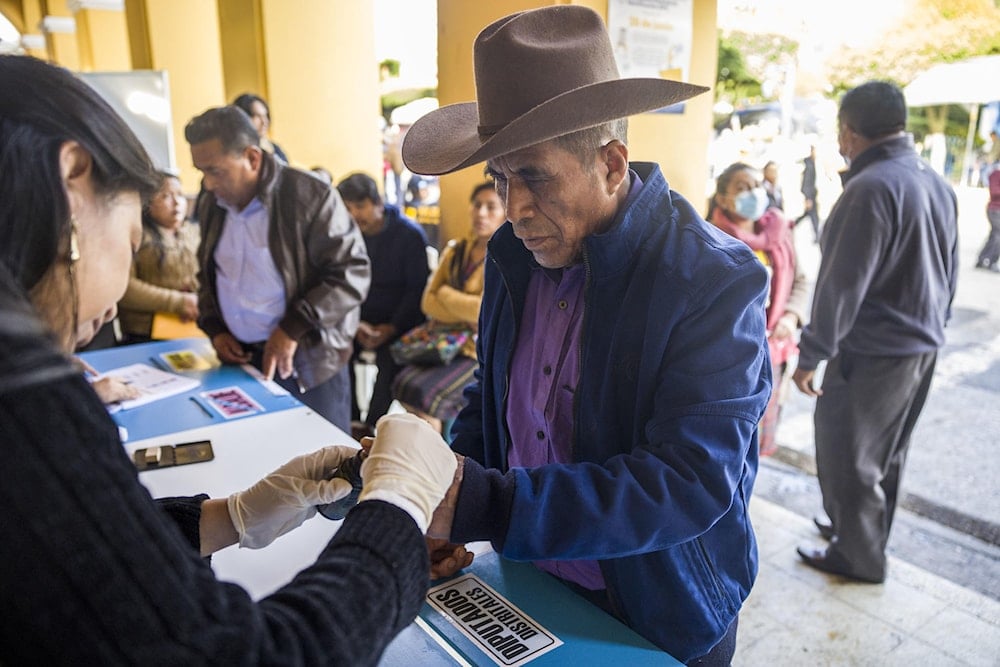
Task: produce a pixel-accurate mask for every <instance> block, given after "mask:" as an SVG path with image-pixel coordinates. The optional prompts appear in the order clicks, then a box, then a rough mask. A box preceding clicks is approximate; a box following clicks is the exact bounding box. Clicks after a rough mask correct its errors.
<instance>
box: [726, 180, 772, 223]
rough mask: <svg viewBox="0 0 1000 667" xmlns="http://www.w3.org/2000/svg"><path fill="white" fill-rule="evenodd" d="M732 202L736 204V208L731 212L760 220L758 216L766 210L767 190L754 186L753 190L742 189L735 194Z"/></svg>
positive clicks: (749, 218) (748, 218)
mask: <svg viewBox="0 0 1000 667" xmlns="http://www.w3.org/2000/svg"><path fill="white" fill-rule="evenodd" d="M734 204H735V205H736V210H735V211H733V212H734V213H736V215H738V216H740V217H741V218H746V219H747V220H753V221H754V222H757V221H758V220H760V216H762V215H764V211H766V210H767V192H765V191H764V188H762V187H756V188H754V189H753V190H744V191H743V192H741V193H739V194H738V195H736V200H735V201H734Z"/></svg>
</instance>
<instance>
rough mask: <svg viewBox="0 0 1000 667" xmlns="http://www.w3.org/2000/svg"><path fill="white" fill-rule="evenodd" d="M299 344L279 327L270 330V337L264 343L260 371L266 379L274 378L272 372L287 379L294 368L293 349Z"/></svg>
mask: <svg viewBox="0 0 1000 667" xmlns="http://www.w3.org/2000/svg"><path fill="white" fill-rule="evenodd" d="M298 347H299V344H298V342H297V341H295V340H294V339H293V338H292V337H291V336H289V335H288V334H286V333H285V332H284V331H283V330H282V329H281V327H276V328H275V329H274V331H272V332H271V336H270V338H268V339H267V342H266V343H264V358H263V361H262V362H261V369H260V370H261V372H262V373H263V374H264V377H266V378H267V379H268V380H273V379H274V374H275V373H277V374H278V377H280V378H281V379H282V380H287V379H288V378H290V377H291V376H292V372H293V371H294V370H295V363H294V360H295V350H297V349H298Z"/></svg>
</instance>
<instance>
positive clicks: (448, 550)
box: [425, 537, 474, 581]
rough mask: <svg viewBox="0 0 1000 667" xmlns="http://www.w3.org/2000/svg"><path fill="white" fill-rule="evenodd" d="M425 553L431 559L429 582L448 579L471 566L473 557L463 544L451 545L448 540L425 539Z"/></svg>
mask: <svg viewBox="0 0 1000 667" xmlns="http://www.w3.org/2000/svg"><path fill="white" fill-rule="evenodd" d="M425 539H426V540H427V553H428V555H429V556H430V558H431V580H432V581H433V580H435V579H443V578H444V577H450V576H451V575H453V574H455V573H456V572H458V571H459V570H461V569H462V568H465V567H469V566H470V565H472V559H473V557H474V555H473V554H472V552H470V551H468V550H466V548H465V545H464V544H452V543H450V542H449V541H448V540H442V539H438V538H435V537H427V538H425Z"/></svg>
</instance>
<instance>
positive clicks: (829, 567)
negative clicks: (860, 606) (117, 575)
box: [795, 547, 885, 584]
mask: <svg viewBox="0 0 1000 667" xmlns="http://www.w3.org/2000/svg"><path fill="white" fill-rule="evenodd" d="M795 551H796V552H797V553H798V554H799V557H800V558H801V559H802V562H804V563H805V564H806V565H808V566H809V567H812V568H815V569H817V570H819V571H820V572H826V573H827V574H835V575H837V576H839V577H844V578H846V579H852V580H854V581H860V582H864V583H866V584H881V583H882V582H884V581H885V577H884V576H883V577H879V578H875V577H863V576H861V575H858V574H855V573H853V572H851V570H850V568H849V567H848V566H847V564H846V563H843V562H841V561H840V559H839V558H837V557H836V556H830V555H829V554H828V552H827V550H826V549H812V548H809V547H798V548H797V549H795Z"/></svg>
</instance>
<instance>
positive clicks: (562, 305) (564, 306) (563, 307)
mask: <svg viewBox="0 0 1000 667" xmlns="http://www.w3.org/2000/svg"><path fill="white" fill-rule="evenodd" d="M568 307H569V304H568V303H566V299H559V310H566V309H567V308H568Z"/></svg>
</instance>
